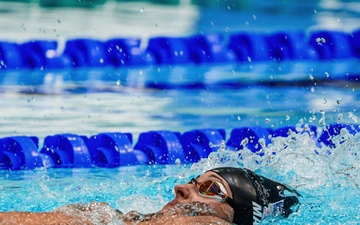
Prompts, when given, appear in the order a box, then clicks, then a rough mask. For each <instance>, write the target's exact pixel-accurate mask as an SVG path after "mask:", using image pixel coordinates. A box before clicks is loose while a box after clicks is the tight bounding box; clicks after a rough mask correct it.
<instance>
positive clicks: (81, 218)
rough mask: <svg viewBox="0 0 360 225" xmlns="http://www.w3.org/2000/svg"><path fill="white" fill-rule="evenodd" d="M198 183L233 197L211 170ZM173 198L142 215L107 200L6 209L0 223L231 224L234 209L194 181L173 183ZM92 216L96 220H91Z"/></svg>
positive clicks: (221, 180)
mask: <svg viewBox="0 0 360 225" xmlns="http://www.w3.org/2000/svg"><path fill="white" fill-rule="evenodd" d="M196 180H197V181H198V182H204V181H208V180H211V181H217V182H219V183H221V184H223V186H224V187H225V189H226V193H227V194H228V196H229V197H230V198H232V193H231V190H230V187H229V185H228V184H227V182H226V181H225V180H224V179H222V178H221V177H220V176H218V175H217V174H216V173H214V172H206V173H204V174H203V175H201V176H199V177H197V178H196ZM174 190H175V198H174V199H173V200H172V201H171V202H169V203H168V204H166V205H165V206H164V207H163V209H162V210H160V211H159V212H157V213H152V214H146V215H141V214H140V213H138V212H134V211H132V212H129V213H127V214H119V213H118V212H116V211H115V209H113V208H111V207H110V206H109V205H108V204H107V203H95V202H93V203H89V204H87V205H83V204H74V205H67V206H64V207H61V208H59V209H57V210H54V211H53V212H47V213H34V212H8V213H0V224H24V225H25V224H28V225H33V224H39V222H40V223H41V224H44V225H45V224H109V223H111V224H114V222H115V224H116V221H119V222H120V221H123V222H124V223H125V224H139V225H140V224H141V225H150V224H152V225H155V224H159V225H162V224H172V225H175V224H231V223H232V221H233V217H234V212H233V209H232V208H231V206H230V205H229V204H228V203H226V202H220V201H218V200H216V199H213V198H208V197H204V196H202V195H201V194H200V193H199V190H198V187H197V185H195V184H192V183H188V184H181V185H176V186H175V188H174ZM94 215H96V216H95V219H94Z"/></svg>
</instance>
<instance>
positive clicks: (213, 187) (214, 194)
mask: <svg viewBox="0 0 360 225" xmlns="http://www.w3.org/2000/svg"><path fill="white" fill-rule="evenodd" d="M189 184H195V185H196V186H197V188H198V189H199V194H200V195H202V196H204V197H207V198H213V199H216V200H218V201H220V202H227V201H228V199H231V198H230V197H228V195H227V192H226V189H225V187H224V185H223V184H222V183H219V182H216V181H211V180H207V181H204V182H198V181H197V180H196V179H195V178H192V179H191V180H190V182H189Z"/></svg>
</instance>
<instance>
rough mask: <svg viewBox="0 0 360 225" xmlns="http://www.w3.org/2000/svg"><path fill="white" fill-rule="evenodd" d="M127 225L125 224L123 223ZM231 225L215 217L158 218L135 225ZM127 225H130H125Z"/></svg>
mask: <svg viewBox="0 0 360 225" xmlns="http://www.w3.org/2000/svg"><path fill="white" fill-rule="evenodd" d="M125 224H127V223H125ZM164 224H171V225H184V224H187V225H206V224H208V225H210V224H216V225H232V223H229V222H226V221H225V220H223V219H221V218H219V217H215V216H181V215H179V216H171V217H160V218H157V219H152V220H149V221H145V222H139V223H137V225H164ZM127 225H130V223H129V224H127Z"/></svg>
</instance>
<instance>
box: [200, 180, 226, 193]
mask: <svg viewBox="0 0 360 225" xmlns="http://www.w3.org/2000/svg"><path fill="white" fill-rule="evenodd" d="M199 192H205V193H207V194H213V195H222V193H221V190H220V187H219V185H218V184H217V183H216V182H214V181H210V180H209V181H205V182H202V183H200V186H199Z"/></svg>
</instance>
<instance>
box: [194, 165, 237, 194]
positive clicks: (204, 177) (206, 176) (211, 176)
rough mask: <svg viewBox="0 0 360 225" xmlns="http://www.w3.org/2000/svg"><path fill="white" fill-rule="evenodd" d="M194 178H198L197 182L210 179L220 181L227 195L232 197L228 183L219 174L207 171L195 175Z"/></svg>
mask: <svg viewBox="0 0 360 225" xmlns="http://www.w3.org/2000/svg"><path fill="white" fill-rule="evenodd" d="M196 180H198V181H199V182H203V181H205V180H212V181H217V182H220V183H221V184H222V185H224V187H225V189H226V192H227V193H228V194H229V197H232V192H231V189H230V186H229V184H228V183H227V182H226V180H225V179H224V178H222V177H221V176H220V175H218V174H217V173H215V172H212V171H207V172H205V173H204V174H202V175H199V176H197V177H196Z"/></svg>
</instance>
